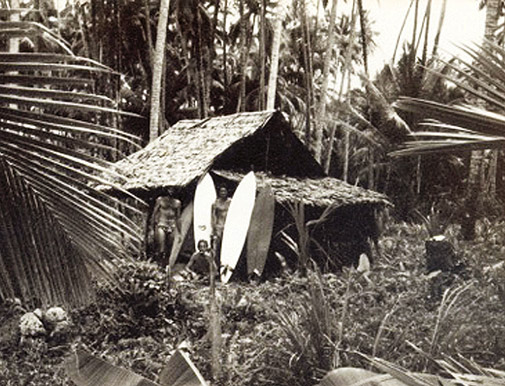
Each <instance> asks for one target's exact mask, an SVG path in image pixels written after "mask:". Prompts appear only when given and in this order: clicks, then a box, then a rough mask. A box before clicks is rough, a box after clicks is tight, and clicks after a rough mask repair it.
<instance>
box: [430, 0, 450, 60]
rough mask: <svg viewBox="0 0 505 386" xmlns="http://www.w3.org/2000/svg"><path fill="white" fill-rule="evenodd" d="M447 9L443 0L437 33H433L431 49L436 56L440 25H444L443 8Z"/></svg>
mask: <svg viewBox="0 0 505 386" xmlns="http://www.w3.org/2000/svg"><path fill="white" fill-rule="evenodd" d="M446 9H447V0H443V2H442V9H441V10H440V19H439V20H438V28H437V34H436V35H435V40H434V41H433V51H432V53H431V55H432V56H436V55H437V53H438V45H439V42H440V34H441V33H442V26H443V25H444V19H445V10H446Z"/></svg>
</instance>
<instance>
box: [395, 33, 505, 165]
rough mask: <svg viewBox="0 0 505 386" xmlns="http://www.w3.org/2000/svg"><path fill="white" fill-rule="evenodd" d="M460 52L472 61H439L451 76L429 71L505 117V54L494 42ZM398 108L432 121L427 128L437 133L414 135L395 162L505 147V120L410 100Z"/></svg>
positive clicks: (403, 100) (492, 114) (473, 110)
mask: <svg viewBox="0 0 505 386" xmlns="http://www.w3.org/2000/svg"><path fill="white" fill-rule="evenodd" d="M460 49H461V50H462V51H463V52H464V53H466V54H467V55H468V56H469V57H470V60H464V59H459V65H456V64H454V62H453V61H450V62H445V61H442V60H439V61H440V62H442V63H444V64H445V66H446V68H449V69H450V70H451V73H445V72H440V71H436V70H431V69H429V68H427V70H428V71H429V72H431V73H433V74H434V75H437V76H439V77H441V78H443V79H445V80H448V81H450V82H452V83H453V84H454V85H456V87H458V88H460V89H462V90H464V91H466V92H467V93H469V94H470V95H472V96H473V97H475V98H477V99H479V100H480V101H483V102H484V103H486V104H487V105H489V106H492V107H493V108H495V109H498V111H505V64H504V62H503V57H504V56H505V49H503V47H500V46H499V45H497V44H496V43H493V42H490V41H485V42H484V43H483V44H481V45H476V46H468V45H465V46H461V47H460ZM394 107H395V108H396V109H398V110H403V111H406V112H410V113H414V114H416V115H418V116H420V117H423V118H425V119H426V118H430V119H431V121H425V122H424V123H423V125H424V126H429V127H430V128H431V129H433V131H428V132H417V133H412V134H411V135H410V136H409V137H410V139H409V140H408V141H406V142H404V143H403V144H402V146H401V148H400V149H399V150H396V151H394V152H392V153H391V155H393V156H411V155H422V154H433V153H443V152H445V153H448V152H458V151H473V150H482V149H492V148H495V149H499V148H503V146H504V145H505V115H502V114H499V113H495V112H491V111H487V110H484V109H480V108H475V107H469V106H461V105H459V106H451V105H445V104H441V103H437V102H433V101H427V100H423V99H416V98H405V97H401V98H400V99H399V100H398V101H397V102H396V103H395V105H394ZM433 120H436V121H438V122H434V121H433Z"/></svg>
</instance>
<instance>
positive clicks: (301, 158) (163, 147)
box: [105, 111, 324, 193]
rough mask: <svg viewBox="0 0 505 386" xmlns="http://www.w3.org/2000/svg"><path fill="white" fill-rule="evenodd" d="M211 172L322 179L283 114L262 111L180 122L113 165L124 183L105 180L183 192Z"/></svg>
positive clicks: (132, 187)
mask: <svg viewBox="0 0 505 386" xmlns="http://www.w3.org/2000/svg"><path fill="white" fill-rule="evenodd" d="M211 166H214V167H215V166H218V167H219V168H220V169H233V170H243V171H247V170H250V169H251V167H254V169H255V170H268V171H270V172H273V173H274V174H279V173H281V174H289V175H298V176H323V175H324V173H323V171H322V169H321V167H320V165H319V164H318V163H317V162H316V161H315V159H314V158H313V157H312V155H311V154H310V152H309V151H308V150H307V149H306V148H305V146H304V145H303V144H302V143H301V142H300V141H299V140H298V138H297V137H296V135H295V134H294V133H293V132H292V131H291V129H290V128H289V124H288V123H287V121H286V120H285V119H284V118H283V116H282V114H281V113H280V112H277V111H260V112H250V113H238V114H233V115H227V116H222V117H214V118H208V119H203V120H182V121H179V122H178V123H177V124H175V125H174V126H172V127H171V128H170V129H169V130H167V131H166V132H165V133H163V134H162V135H161V136H160V137H159V138H158V139H156V140H155V141H153V142H151V143H150V144H149V145H147V146H146V147H145V148H144V149H142V150H140V151H138V152H136V153H134V154H132V155H130V156H129V157H127V158H125V159H123V160H121V161H119V162H117V163H116V164H115V165H114V171H116V172H117V173H119V174H120V175H122V176H124V177H125V179H126V182H121V181H116V179H115V178H114V177H113V176H112V174H108V175H106V176H105V179H106V180H112V181H113V182H115V183H117V184H118V185H120V186H121V187H122V188H124V189H127V190H130V191H133V192H136V193H139V192H140V193H141V192H142V191H145V192H146V191H150V190H153V189H161V188H163V189H170V188H180V187H185V186H187V185H188V184H189V183H191V182H192V181H195V180H196V179H197V178H198V177H200V176H201V175H203V174H204V173H205V172H206V171H208V170H209V169H210V168H211Z"/></svg>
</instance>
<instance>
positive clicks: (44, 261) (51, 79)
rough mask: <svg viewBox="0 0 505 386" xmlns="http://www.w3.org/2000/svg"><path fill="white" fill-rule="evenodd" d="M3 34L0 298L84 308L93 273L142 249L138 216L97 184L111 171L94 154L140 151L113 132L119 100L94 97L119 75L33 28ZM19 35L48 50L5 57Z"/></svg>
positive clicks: (106, 272) (11, 25) (21, 25)
mask: <svg viewBox="0 0 505 386" xmlns="http://www.w3.org/2000/svg"><path fill="white" fill-rule="evenodd" d="M13 12H14V13H16V12H20V10H19V9H18V10H11V11H10V13H13ZM0 33H1V36H2V38H3V40H2V45H3V47H2V49H3V52H1V53H0V70H1V72H2V73H1V76H0V81H1V85H0V103H1V106H0V191H1V197H2V200H1V202H0V207H1V215H0V244H1V248H0V250H1V251H0V278H1V279H0V298H1V299H6V298H11V297H18V298H21V299H22V301H23V302H26V303H36V304H40V303H42V304H45V305H48V304H57V303H66V304H69V303H70V304H76V303H77V304H79V303H83V302H86V301H87V300H89V299H90V297H91V296H90V293H91V287H90V279H91V277H92V276H96V277H100V278H110V277H111V272H112V270H113V268H114V267H113V265H112V264H111V263H110V259H111V258H112V257H116V256H125V257H126V256H128V255H130V254H131V253H132V252H133V253H139V251H140V244H141V237H140V235H141V230H140V229H139V228H138V226H137V225H135V223H134V222H133V221H132V220H131V219H130V217H129V213H130V214H131V213H133V212H135V211H136V210H135V209H134V208H133V207H130V206H128V205H126V204H125V203H123V202H121V201H120V200H118V199H116V198H113V197H111V196H109V195H107V194H105V193H104V192H103V191H101V190H99V189H98V188H96V187H93V186H97V185H100V184H104V180H103V178H102V177H101V176H100V174H101V173H113V172H111V171H110V168H109V166H110V165H109V163H108V162H107V161H104V160H101V159H100V158H98V157H97V156H96V154H97V153H98V154H99V153H100V152H106V153H110V154H114V155H116V156H117V155H120V154H121V151H120V150H118V149H120V148H119V147H118V143H120V142H124V143H128V144H130V145H132V146H138V145H137V140H136V138H135V137H133V136H131V135H128V134H125V133H123V132H121V131H119V130H118V129H117V128H116V127H117V124H118V122H119V120H120V116H121V113H120V111H118V109H117V105H116V101H115V100H114V99H112V98H111V97H109V96H107V95H104V94H101V93H98V92H96V88H95V86H96V82H97V81H96V79H98V78H103V77H105V79H104V80H102V81H103V82H108V83H109V84H110V85H113V84H115V82H117V81H118V74H116V73H114V72H113V71H112V70H111V69H110V68H108V67H106V66H104V65H101V64H99V63H98V62H95V61H92V60H89V59H86V58H83V57H79V56H75V55H73V54H72V52H71V50H70V48H69V46H68V44H67V43H66V42H65V41H64V40H63V39H61V38H60V37H59V36H58V35H56V34H55V33H53V32H52V31H51V30H49V29H48V28H46V27H44V26H43V25H41V24H39V23H36V22H31V21H16V22H7V21H2V22H0ZM15 37H22V38H24V40H23V41H32V40H33V39H35V37H36V38H37V39H41V40H42V41H44V42H45V47H46V48H47V49H46V52H19V53H17V52H8V53H7V52H5V51H6V43H8V42H9V39H12V38H15ZM49 49H50V50H51V51H52V52H49V51H48V50H49ZM54 52H56V53H54ZM116 84H117V83H116ZM93 154H95V156H94V155H93ZM117 178H121V177H120V176H117ZM91 184H94V185H93V186H92V185H91ZM125 193H126V192H125ZM134 200H136V199H134ZM136 201H138V200H136Z"/></svg>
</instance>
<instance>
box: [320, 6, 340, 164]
mask: <svg viewBox="0 0 505 386" xmlns="http://www.w3.org/2000/svg"><path fill="white" fill-rule="evenodd" d="M337 4H338V0H333V2H332V4H331V11H330V25H329V27H328V44H327V46H326V53H325V57H324V65H323V83H322V87H321V95H320V97H319V105H318V107H317V113H316V119H317V125H316V128H315V138H314V157H315V158H316V160H317V161H318V162H321V161H322V159H321V158H322V154H323V130H324V128H323V122H324V120H325V118H324V117H325V114H326V94H327V93H328V85H329V82H330V64H331V58H332V53H333V46H334V45H335V33H334V30H335V20H336V18H337ZM344 81H345V75H343V76H342V84H343V83H344ZM330 147H331V144H330ZM330 152H331V150H330Z"/></svg>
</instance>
